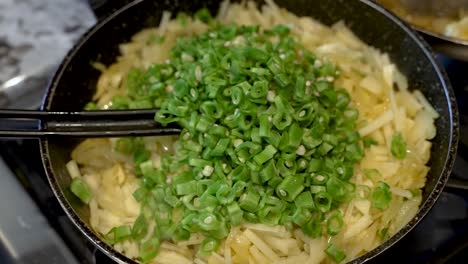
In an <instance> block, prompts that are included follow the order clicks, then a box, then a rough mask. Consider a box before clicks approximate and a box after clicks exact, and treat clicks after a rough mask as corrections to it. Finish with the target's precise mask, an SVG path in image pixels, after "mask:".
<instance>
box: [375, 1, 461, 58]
mask: <svg viewBox="0 0 468 264" xmlns="http://www.w3.org/2000/svg"><path fill="white" fill-rule="evenodd" d="M377 2H382V3H384V2H388V4H385V6H388V5H390V4H392V5H401V6H402V7H404V8H405V9H406V10H407V11H408V12H409V13H414V14H420V15H429V16H453V15H454V14H455V15H456V13H455V12H457V11H458V10H460V9H465V10H468V0H448V1H440V0H399V1H398V0H395V1H382V0H381V1H377ZM412 27H413V28H414V29H415V30H417V31H418V32H420V33H421V34H422V35H423V37H424V38H425V39H426V41H427V42H428V43H429V44H430V45H431V46H432V47H433V48H434V49H435V50H437V51H438V52H440V53H442V54H445V55H447V56H449V57H452V58H456V59H459V60H464V61H468V40H463V39H459V38H452V37H449V36H446V35H444V34H441V33H438V32H435V31H431V30H428V29H426V28H422V27H419V26H417V25H414V24H413V25H412Z"/></svg>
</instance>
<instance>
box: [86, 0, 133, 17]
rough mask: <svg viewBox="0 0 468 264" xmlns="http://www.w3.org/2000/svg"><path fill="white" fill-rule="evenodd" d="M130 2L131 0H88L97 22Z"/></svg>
mask: <svg viewBox="0 0 468 264" xmlns="http://www.w3.org/2000/svg"><path fill="white" fill-rule="evenodd" d="M130 2H133V0H88V3H89V6H90V7H91V9H92V10H93V12H94V14H95V15H96V18H97V19H98V20H102V19H103V18H105V17H107V16H108V15H109V14H111V13H113V12H115V11H116V10H118V9H120V8H121V7H123V6H125V5H126V4H128V3H130Z"/></svg>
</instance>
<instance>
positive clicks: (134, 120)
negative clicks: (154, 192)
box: [0, 109, 181, 138]
mask: <svg viewBox="0 0 468 264" xmlns="http://www.w3.org/2000/svg"><path fill="white" fill-rule="evenodd" d="M156 111H157V109H148V110H109V111H107V110H106V111H81V112H59V111H54V112H47V111H33V110H14V109H13V110H9V109H5V110H0V120H1V121H2V122H3V123H2V126H1V127H0V137H3V138H42V137H60V136H66V137H124V136H150V135H153V136H158V135H174V134H179V133H180V131H181V130H180V128H178V127H176V126H173V127H162V126H161V125H160V124H158V123H156V121H154V115H155V113H156ZM20 122H23V123H24V122H32V123H34V124H35V125H34V126H32V127H31V126H26V127H25V126H24V125H23V126H20V125H19V124H21V123H20Z"/></svg>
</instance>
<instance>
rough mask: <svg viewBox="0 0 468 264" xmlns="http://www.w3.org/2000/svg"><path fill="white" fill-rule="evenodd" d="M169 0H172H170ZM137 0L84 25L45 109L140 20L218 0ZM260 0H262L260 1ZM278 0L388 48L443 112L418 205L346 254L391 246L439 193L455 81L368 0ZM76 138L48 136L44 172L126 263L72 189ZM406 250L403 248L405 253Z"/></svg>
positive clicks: (68, 93)
mask: <svg viewBox="0 0 468 264" xmlns="http://www.w3.org/2000/svg"><path fill="white" fill-rule="evenodd" d="M117 2H118V1H116V2H114V1H110V2H109V3H112V4H111V5H114V7H115V5H116V3H117ZM169 2H170V1H169ZM169 2H168V1H152V0H146V1H145V0H138V1H134V2H132V3H130V4H128V5H126V6H124V7H122V8H121V9H118V10H117V11H115V12H112V13H111V14H110V15H109V16H106V17H104V18H103V19H101V21H100V22H99V23H98V24H97V25H96V26H94V27H93V28H92V29H91V30H90V31H89V32H88V33H86V34H85V35H84V36H83V37H82V38H81V40H80V41H79V42H78V44H77V45H76V46H75V47H74V48H73V49H72V50H71V51H70V53H69V54H68V55H67V57H66V58H65V59H64V61H63V63H62V65H61V66H60V67H59V69H58V70H57V72H56V74H55V76H54V77H53V79H52V82H51V83H50V86H49V88H48V91H47V95H46V97H45V100H44V102H43V106H42V109H43V110H47V111H57V110H60V111H79V110H81V109H82V108H83V106H84V105H85V104H86V103H87V102H88V101H89V100H91V98H92V95H93V93H94V92H95V86H96V81H97V79H98V77H99V74H100V72H99V71H97V70H96V69H94V68H93V67H91V66H90V63H91V62H95V61H99V62H101V63H103V64H106V65H109V64H111V63H112V62H114V61H115V58H116V56H117V55H118V54H119V50H118V45H119V44H120V43H123V42H126V41H128V40H129V39H130V37H131V36H132V35H133V34H135V33H136V32H138V31H140V30H141V29H143V28H145V27H153V26H157V25H158V23H159V21H160V19H161V15H162V12H163V10H168V11H170V12H172V13H173V14H176V13H177V12H178V11H183V12H186V13H188V14H193V12H194V11H196V10H198V9H199V8H201V7H203V6H205V7H207V8H208V9H209V10H211V12H212V13H215V12H216V11H217V9H218V6H219V2H218V1H214V0H212V1H201V0H200V1H196V0H179V1H174V2H171V3H169ZM259 2H260V1H259ZM276 2H277V4H278V5H279V6H281V7H284V8H286V9H288V10H289V11H291V12H294V13H296V14H298V15H308V16H311V17H313V18H315V19H317V20H318V21H320V22H322V23H324V24H327V25H331V24H333V23H335V22H337V21H340V20H344V21H345V23H346V24H347V25H348V27H349V28H350V29H351V30H352V31H353V32H354V33H355V34H356V35H357V36H358V37H359V38H361V39H362V40H363V41H364V42H366V43H368V44H370V45H372V46H374V47H376V48H378V49H380V50H382V51H383V52H386V53H388V54H389V56H390V58H391V59H392V61H393V62H394V63H396V65H397V66H398V67H399V69H400V70H401V71H402V72H403V73H404V74H405V75H406V76H407V78H408V80H409V87H411V88H412V89H419V90H420V91H422V92H423V93H424V94H425V96H426V97H427V99H428V100H429V102H430V103H431V104H432V105H433V106H434V107H435V109H436V110H437V111H438V113H439V114H440V116H441V117H440V118H439V119H437V120H436V127H437V131H438V133H437V136H436V137H435V138H434V139H433V141H432V143H433V147H432V149H431V155H432V156H431V161H430V166H431V170H430V171H429V174H428V176H427V182H426V185H425V187H424V188H423V202H422V203H421V206H420V209H419V211H418V213H417V214H416V215H415V216H414V217H413V218H412V219H411V220H410V221H409V222H408V223H407V224H406V225H405V226H404V227H403V228H402V229H401V230H400V231H398V232H397V233H396V234H395V235H394V236H392V237H391V238H389V239H388V240H386V241H385V242H384V243H382V244H381V245H380V246H378V247H376V248H375V249H373V250H371V251H370V252H367V253H366V254H364V255H362V256H360V257H358V258H356V259H355V260H353V261H351V263H362V262H366V261H368V260H370V259H372V258H374V257H376V256H377V255H380V254H382V252H384V251H385V250H387V249H389V248H391V247H392V245H394V244H395V243H396V242H397V241H398V240H399V239H401V238H402V237H403V236H404V235H406V234H407V233H408V232H409V231H410V230H411V229H412V228H414V227H415V225H416V224H417V223H418V222H419V221H420V220H421V219H422V218H423V217H424V216H425V215H426V213H427V212H428V211H429V210H430V208H431V207H432V205H433V204H434V203H435V201H436V200H437V198H438V196H439V194H440V193H441V191H442V189H443V188H444V185H445V183H446V181H447V179H448V176H449V175H450V170H451V168H452V165H453V162H454V157H455V153H456V148H457V142H458V112H457V108H456V103H455V97H454V94H453V91H452V88H451V86H450V84H449V81H448V80H447V77H446V74H445V73H444V71H443V70H442V69H441V68H440V67H439V65H438V63H437V61H436V60H435V59H434V57H433V53H432V52H431V50H430V48H429V46H428V45H427V44H426V43H425V42H424V40H423V39H422V38H421V37H420V36H419V35H417V34H415V33H414V31H413V30H411V29H410V28H409V27H408V26H407V25H406V23H404V22H402V21H401V20H400V19H398V18H397V17H395V16H394V15H392V14H391V13H389V12H388V11H386V10H385V9H384V8H382V7H381V6H379V5H377V4H376V3H374V2H372V1H369V0H348V1H344V0H333V1H332V0H316V1H313V2H310V1H306V0H277V1H276ZM78 142H79V141H78V140H77V139H66V138H50V139H49V138H45V139H41V141H40V148H41V154H42V159H43V162H44V167H45V170H46V173H47V177H48V180H49V182H50V185H51V187H52V190H53V191H54V193H55V195H56V197H57V199H58V200H59V202H60V204H61V205H62V206H63V208H64V209H65V211H66V213H67V214H68V215H69V217H70V219H71V220H72V221H73V222H74V223H75V225H76V226H77V227H78V228H79V229H80V230H81V231H82V232H83V234H84V235H85V236H86V237H88V238H89V239H90V240H91V241H92V242H93V243H94V244H95V245H96V246H97V247H98V248H99V249H100V250H102V251H103V252H105V253H106V254H107V255H108V256H109V257H110V258H112V259H114V260H116V261H119V262H125V263H135V261H133V260H131V259H129V258H127V257H125V256H123V255H122V254H120V253H119V252H117V251H116V250H114V249H113V248H112V247H111V246H109V245H108V244H106V243H105V242H104V241H103V240H102V239H101V237H100V236H99V235H98V234H96V233H95V232H93V231H92V229H91V228H90V226H89V210H88V207H87V206H83V205H80V203H78V202H77V199H76V198H75V197H73V195H70V192H69V191H68V186H69V184H70V177H69V175H68V172H67V170H66V168H65V164H66V163H67V162H68V161H69V159H70V152H71V150H72V149H73V147H74V146H76V144H77V143H78ZM402 258H404V256H402Z"/></svg>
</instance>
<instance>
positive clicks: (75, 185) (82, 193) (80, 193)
mask: <svg viewBox="0 0 468 264" xmlns="http://www.w3.org/2000/svg"><path fill="white" fill-rule="evenodd" d="M70 191H71V192H72V193H73V194H74V195H75V196H76V197H78V198H79V199H80V200H81V201H82V202H83V203H85V204H88V203H89V202H90V201H91V198H92V197H93V193H92V192H91V189H90V188H89V187H88V185H87V184H86V183H85V182H84V181H83V180H82V179H81V178H74V179H73V180H72V182H71V184H70Z"/></svg>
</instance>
